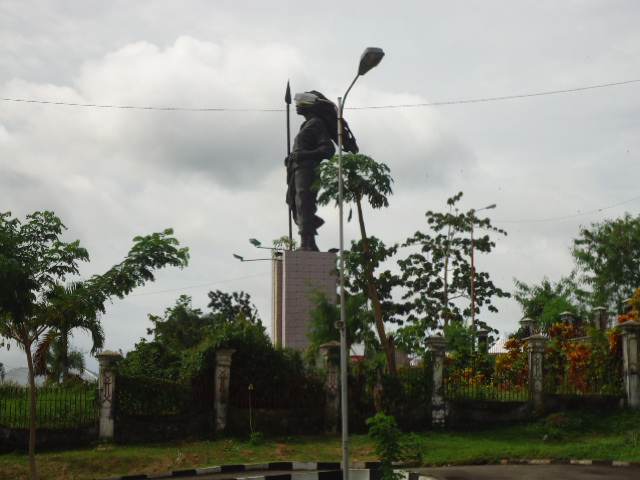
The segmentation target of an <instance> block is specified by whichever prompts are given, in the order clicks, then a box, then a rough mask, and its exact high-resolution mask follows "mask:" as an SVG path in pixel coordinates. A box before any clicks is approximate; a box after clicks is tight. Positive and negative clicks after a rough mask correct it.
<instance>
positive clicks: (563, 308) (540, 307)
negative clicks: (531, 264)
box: [514, 273, 588, 331]
mask: <svg viewBox="0 0 640 480" xmlns="http://www.w3.org/2000/svg"><path fill="white" fill-rule="evenodd" d="M515 284H516V292H515V293H514V298H515V299H516V301H517V302H518V303H519V304H520V308H521V309H522V315H523V317H524V318H532V319H534V320H535V321H536V327H537V328H538V329H541V330H544V331H547V330H548V329H549V328H551V327H552V326H553V325H555V324H556V323H558V321H559V317H560V314H561V313H563V312H572V313H573V314H575V315H576V317H577V318H578V319H582V320H585V319H586V318H587V315H588V314H587V313H586V310H585V308H584V307H583V306H582V305H581V303H580V301H579V299H578V298H577V296H576V291H577V289H578V286H577V284H576V282H575V274H574V273H572V274H571V275H569V276H568V277H562V278H560V280H559V281H558V282H557V283H552V282H551V281H549V279H548V278H547V277H544V278H543V279H542V282H540V285H528V284H526V283H524V282H521V281H519V280H515Z"/></svg>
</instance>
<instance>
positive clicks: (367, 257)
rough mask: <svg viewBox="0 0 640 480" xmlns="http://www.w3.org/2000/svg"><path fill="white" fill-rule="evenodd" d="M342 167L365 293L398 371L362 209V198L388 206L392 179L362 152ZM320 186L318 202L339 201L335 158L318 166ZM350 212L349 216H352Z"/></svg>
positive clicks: (374, 204) (381, 165)
mask: <svg viewBox="0 0 640 480" xmlns="http://www.w3.org/2000/svg"><path fill="white" fill-rule="evenodd" d="M342 167H343V187H344V188H343V195H344V201H345V203H355V204H356V209H357V212H358V223H359V225H360V235H361V241H362V257H361V259H362V262H363V263H362V269H363V271H364V274H365V275H364V278H366V280H367V288H366V290H364V291H365V293H366V294H367V296H368V297H369V299H370V300H371V304H372V306H373V312H374V318H375V326H376V331H377V333H378V338H379V339H380V343H381V344H382V347H383V349H384V352H385V355H386V358H387V368H388V370H389V372H390V373H392V374H394V375H395V373H396V365H395V352H394V348H393V343H392V342H390V341H389V338H388V337H387V334H386V332H385V327H384V321H385V318H384V313H383V309H382V302H381V300H380V293H379V289H378V284H377V281H376V277H375V276H374V268H375V267H374V263H375V262H374V260H373V258H372V248H371V245H370V242H369V237H368V236H367V231H366V227H365V223H364V214H363V210H362V204H363V201H364V200H366V201H367V202H368V203H369V205H370V206H371V207H372V208H375V209H380V208H382V207H388V206H389V201H388V200H387V196H388V195H390V194H392V193H393V191H392V189H391V183H392V182H393V179H392V178H391V175H389V171H390V170H389V167H387V166H386V165H385V164H384V163H378V162H376V161H375V160H374V159H373V158H371V157H369V156H367V155H361V154H347V155H344V156H343V158H342ZM318 172H319V180H318V187H321V191H320V194H319V195H318V204H319V205H327V204H329V203H330V202H332V201H333V202H335V204H336V205H338V202H339V164H338V158H337V157H334V158H332V159H331V160H330V161H328V162H322V163H321V164H320V166H319V167H318ZM352 213H353V211H351V212H350V214H349V217H348V219H349V220H350V219H351V217H352Z"/></svg>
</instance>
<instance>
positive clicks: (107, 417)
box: [96, 350, 122, 439]
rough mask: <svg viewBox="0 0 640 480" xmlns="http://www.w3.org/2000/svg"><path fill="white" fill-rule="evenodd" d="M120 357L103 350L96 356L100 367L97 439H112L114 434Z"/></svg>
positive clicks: (117, 354)
mask: <svg viewBox="0 0 640 480" xmlns="http://www.w3.org/2000/svg"><path fill="white" fill-rule="evenodd" d="M121 357H122V355H120V354H119V353H116V352H112V351H111V350H105V351H103V352H101V353H98V354H97V355H96V358H97V359H98V363H99V365H100V374H99V377H98V383H99V392H98V395H99V398H98V403H99V405H100V430H99V432H100V433H99V438H101V439H109V438H113V434H114V408H115V396H116V373H117V371H118V360H120V358H121Z"/></svg>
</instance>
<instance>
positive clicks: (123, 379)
mask: <svg viewBox="0 0 640 480" xmlns="http://www.w3.org/2000/svg"><path fill="white" fill-rule="evenodd" d="M117 385H118V394H117V395H116V412H117V414H124V415H170V414H175V413H185V412H188V411H191V409H192V408H193V407H194V404H193V395H192V394H191V391H190V390H189V388H187V387H186V386H185V385H184V384H181V383H177V382H173V381H170V380H163V379H159V378H148V377H146V376H142V377H132V376H125V375H118V378H117Z"/></svg>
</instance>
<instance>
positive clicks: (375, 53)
mask: <svg viewBox="0 0 640 480" xmlns="http://www.w3.org/2000/svg"><path fill="white" fill-rule="evenodd" d="M382 57H384V52H383V51H382V49H381V48H374V47H369V48H367V49H366V50H365V51H364V52H363V54H362V56H361V57H360V64H359V66H358V74H357V75H356V76H355V78H354V79H353V82H351V85H349V88H348V89H347V91H346V93H345V94H344V97H339V98H338V205H339V212H340V262H339V270H340V322H338V325H337V326H338V328H339V329H340V384H341V389H340V393H341V397H340V402H341V404H342V405H341V406H342V469H343V476H342V478H343V480H349V419H348V415H349V407H348V404H347V358H348V356H347V354H348V352H347V313H346V306H345V290H344V180H343V175H344V174H343V169H342V137H343V134H344V129H343V124H342V118H343V115H342V114H343V111H344V103H345V101H346V100H347V95H349V92H350V91H351V87H353V85H354V84H355V83H356V80H358V78H359V77H360V76H362V75H364V74H365V73H367V72H368V71H369V70H371V69H372V68H373V67H375V66H377V65H378V64H379V63H380V61H381V60H382Z"/></svg>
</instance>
